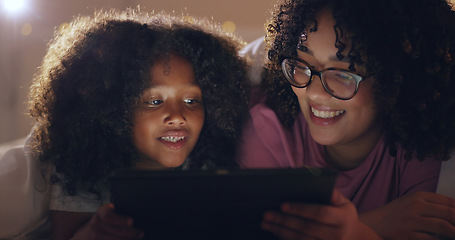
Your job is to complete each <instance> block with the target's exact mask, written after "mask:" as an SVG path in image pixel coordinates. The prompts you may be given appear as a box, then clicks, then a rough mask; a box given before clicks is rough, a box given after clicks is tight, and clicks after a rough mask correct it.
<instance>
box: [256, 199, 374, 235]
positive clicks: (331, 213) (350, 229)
mask: <svg viewBox="0 0 455 240" xmlns="http://www.w3.org/2000/svg"><path fill="white" fill-rule="evenodd" d="M281 210H282V211H281V212H267V213H265V215H264V221H263V222H262V227H263V229H264V230H266V231H270V232H272V233H274V234H276V235H277V236H279V237H280V238H281V239H330V240H337V239H346V240H356V239H359V240H360V239H362V240H364V239H370V240H373V239H381V238H380V237H379V235H377V234H376V233H375V232H374V231H373V230H372V229H371V228H369V227H368V226H367V225H365V224H363V223H362V222H360V221H359V219H358V215H357V210H356V208H355V206H354V205H353V204H352V203H351V202H350V201H349V200H348V199H346V198H344V197H343V196H342V194H341V193H340V192H338V191H337V190H334V192H333V194H332V205H316V204H304V203H285V204H283V205H282V209H281Z"/></svg>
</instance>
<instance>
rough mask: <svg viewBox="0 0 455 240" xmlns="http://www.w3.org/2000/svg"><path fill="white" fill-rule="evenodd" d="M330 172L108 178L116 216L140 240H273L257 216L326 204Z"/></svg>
mask: <svg viewBox="0 0 455 240" xmlns="http://www.w3.org/2000/svg"><path fill="white" fill-rule="evenodd" d="M335 177H336V172H334V171H331V170H328V169H319V168H294V169H237V170H213V171H208V170H206V171H204V170H199V171H168V170H166V171H151V170H125V171H117V172H114V173H113V174H112V175H111V177H110V185H111V194H112V195H111V197H112V201H113V203H114V205H115V208H116V211H117V212H118V213H120V214H124V215H127V216H131V217H132V218H133V220H134V224H135V226H137V227H138V228H140V229H142V230H143V231H144V233H145V239H211V240H217V239H220V240H223V239H236V240H237V239H240V240H241V239H249V240H251V239H276V238H275V236H273V235H272V234H271V233H268V232H266V231H263V230H261V228H260V223H261V221H262V218H263V214H264V212H265V211H268V210H279V207H280V205H281V204H282V203H283V202H289V201H290V202H307V203H318V204H329V202H330V198H331V194H332V189H333V185H334V181H335Z"/></svg>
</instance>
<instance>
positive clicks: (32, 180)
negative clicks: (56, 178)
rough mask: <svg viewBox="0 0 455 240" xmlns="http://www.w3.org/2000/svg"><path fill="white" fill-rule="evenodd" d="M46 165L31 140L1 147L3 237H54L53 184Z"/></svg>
mask: <svg viewBox="0 0 455 240" xmlns="http://www.w3.org/2000/svg"><path fill="white" fill-rule="evenodd" d="M24 141H25V140H24ZM45 168H46V166H45V165H42V166H40V165H39V162H38V160H37V159H36V157H34V155H33V154H32V151H31V149H30V148H29V141H28V140H27V142H26V144H24V143H23V142H22V143H21V145H17V146H2V147H1V149H0V239H35V240H36V239H49V238H50V221H49V199H50V185H49V184H48V183H47V181H48V180H47V179H46V178H47V174H46V171H45V170H46V169H45ZM41 170H43V171H41Z"/></svg>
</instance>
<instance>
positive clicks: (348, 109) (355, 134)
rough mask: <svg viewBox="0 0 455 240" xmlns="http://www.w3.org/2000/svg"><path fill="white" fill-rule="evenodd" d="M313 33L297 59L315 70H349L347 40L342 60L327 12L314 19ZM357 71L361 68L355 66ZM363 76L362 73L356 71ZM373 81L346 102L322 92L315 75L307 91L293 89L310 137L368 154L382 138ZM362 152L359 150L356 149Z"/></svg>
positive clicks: (309, 34) (364, 84)
mask: <svg viewBox="0 0 455 240" xmlns="http://www.w3.org/2000/svg"><path fill="white" fill-rule="evenodd" d="M316 20H317V23H318V28H317V31H316V32H310V31H307V32H308V37H307V40H306V41H305V42H304V43H303V45H304V46H306V47H307V48H308V51H305V52H303V51H300V50H299V51H298V58H300V59H302V60H304V61H306V62H307V63H309V64H310V65H311V66H312V67H314V69H316V70H317V71H321V70H323V69H326V68H331V67H334V68H341V69H346V70H348V69H349V59H348V57H347V53H348V52H349V41H346V40H345V39H343V41H344V42H345V43H347V44H346V46H347V48H346V49H345V51H343V55H344V56H345V57H344V58H343V60H340V59H338V58H337V57H336V53H337V51H338V49H337V48H336V47H335V41H336V35H335V32H334V25H335V21H334V19H333V17H332V15H331V11H330V10H328V9H324V10H321V11H320V12H319V13H318V14H317V17H316ZM356 69H357V70H359V69H362V68H361V67H359V66H356ZM355 73H357V74H359V75H362V72H355ZM373 81H374V79H373V78H369V79H366V80H364V81H363V82H361V83H360V85H359V90H358V92H357V94H356V95H355V96H354V97H353V98H352V99H349V100H340V99H336V98H334V97H332V96H331V95H330V94H329V93H327V91H326V90H324V88H323V86H322V83H321V81H320V79H319V77H318V76H314V78H313V81H312V82H311V84H310V85H309V86H307V87H306V88H295V87H292V90H293V91H294V93H295V94H296V95H297V98H298V101H299V105H300V109H301V111H302V113H303V115H304V116H305V119H306V121H307V122H308V125H309V129H310V132H311V135H312V137H313V138H314V139H315V140H316V142H318V143H320V144H322V145H326V146H327V148H328V149H330V148H332V149H333V148H339V147H341V148H343V147H348V148H349V146H350V147H351V148H359V147H360V148H361V146H365V148H366V149H363V150H364V151H365V152H369V151H370V150H371V148H372V146H374V144H375V143H376V142H377V140H378V139H379V137H380V135H381V127H380V124H378V123H377V111H376V109H375V107H374V99H373V94H372V84H373ZM358 150H359V151H362V149H358Z"/></svg>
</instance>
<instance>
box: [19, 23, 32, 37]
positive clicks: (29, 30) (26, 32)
mask: <svg viewBox="0 0 455 240" xmlns="http://www.w3.org/2000/svg"><path fill="white" fill-rule="evenodd" d="M31 33H32V25H31V24H30V23H25V24H24V25H22V28H21V34H22V36H28V35H30V34H31Z"/></svg>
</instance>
